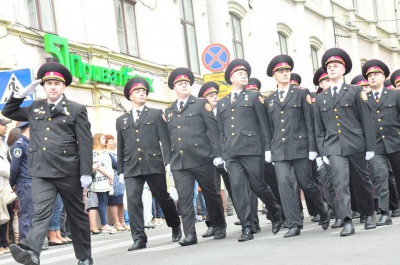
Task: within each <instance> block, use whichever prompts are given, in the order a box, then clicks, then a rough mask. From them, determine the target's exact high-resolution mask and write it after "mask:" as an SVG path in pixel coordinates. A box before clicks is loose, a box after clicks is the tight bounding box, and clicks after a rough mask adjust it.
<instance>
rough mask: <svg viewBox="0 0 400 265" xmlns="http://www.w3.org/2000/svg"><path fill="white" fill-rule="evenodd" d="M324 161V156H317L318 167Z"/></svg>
mask: <svg viewBox="0 0 400 265" xmlns="http://www.w3.org/2000/svg"><path fill="white" fill-rule="evenodd" d="M323 163H324V162H323V161H322V158H321V157H317V167H320V166H322V164H323Z"/></svg>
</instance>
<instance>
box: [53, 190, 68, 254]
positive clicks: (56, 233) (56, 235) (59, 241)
mask: <svg viewBox="0 0 400 265" xmlns="http://www.w3.org/2000/svg"><path fill="white" fill-rule="evenodd" d="M63 207H64V204H63V201H62V199H61V196H60V194H57V198H56V203H55V204H54V211H53V216H52V217H51V220H50V225H49V233H48V238H49V246H50V247H52V246H60V245H65V244H69V243H71V241H70V240H68V239H64V238H63V237H62V236H61V231H60V230H61V227H60V220H61V211H62V209H63Z"/></svg>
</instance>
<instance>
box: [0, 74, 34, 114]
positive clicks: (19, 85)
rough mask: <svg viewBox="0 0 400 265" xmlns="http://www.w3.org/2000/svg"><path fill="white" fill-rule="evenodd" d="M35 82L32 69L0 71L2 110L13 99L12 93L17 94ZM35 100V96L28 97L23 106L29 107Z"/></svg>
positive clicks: (0, 104) (0, 103)
mask: <svg viewBox="0 0 400 265" xmlns="http://www.w3.org/2000/svg"><path fill="white" fill-rule="evenodd" d="M32 82H33V71H32V69H30V68H24V69H15V70H7V71H0V96H1V99H0V110H2V109H3V108H4V105H5V104H6V102H7V101H8V99H9V98H10V97H11V94H12V92H14V93H17V92H19V91H20V90H21V89H23V88H24V87H26V86H27V85H29V84H31V83H32ZM33 100H35V96H34V94H32V95H29V96H26V98H25V100H24V102H23V103H22V105H21V106H22V107H23V106H29V105H30V104H31V103H32V101H33Z"/></svg>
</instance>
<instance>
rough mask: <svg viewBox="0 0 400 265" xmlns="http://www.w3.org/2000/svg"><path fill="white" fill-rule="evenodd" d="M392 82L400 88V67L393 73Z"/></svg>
mask: <svg viewBox="0 0 400 265" xmlns="http://www.w3.org/2000/svg"><path fill="white" fill-rule="evenodd" d="M390 82H391V83H392V85H393V86H394V87H395V88H396V89H397V90H399V89H400V69H397V70H396V71H394V72H393V73H392V75H391V76H390Z"/></svg>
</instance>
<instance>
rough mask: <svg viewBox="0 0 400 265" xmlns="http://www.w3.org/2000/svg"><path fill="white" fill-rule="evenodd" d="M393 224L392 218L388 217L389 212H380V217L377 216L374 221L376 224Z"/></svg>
mask: <svg viewBox="0 0 400 265" xmlns="http://www.w3.org/2000/svg"><path fill="white" fill-rule="evenodd" d="M391 224H393V222H392V218H390V216H389V213H384V214H382V216H381V218H379V220H378V222H377V223H376V225H377V226H382V225H391Z"/></svg>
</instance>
